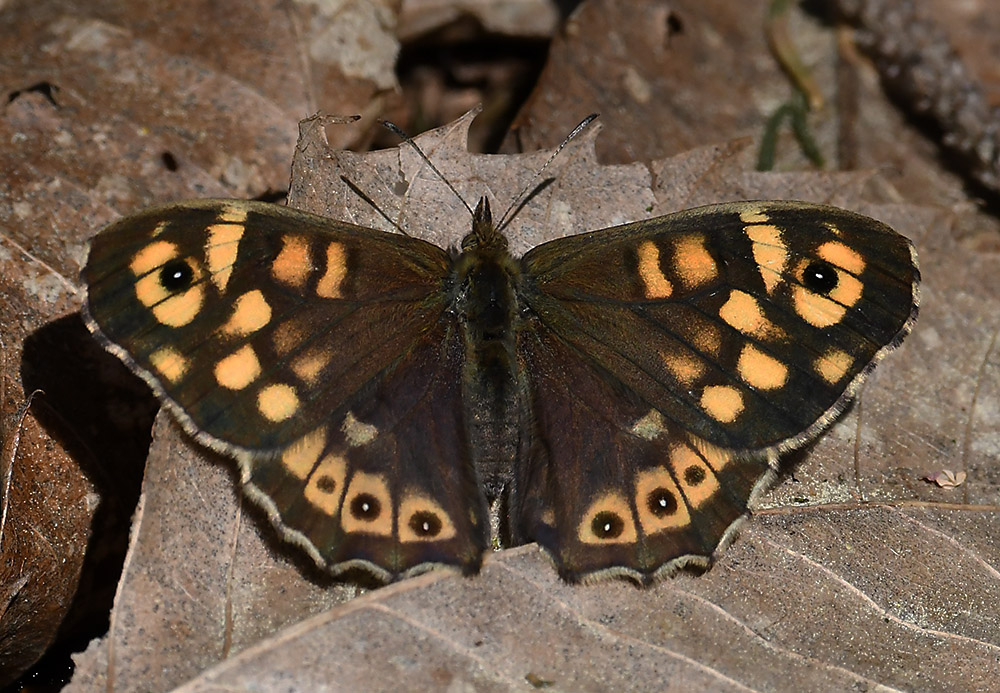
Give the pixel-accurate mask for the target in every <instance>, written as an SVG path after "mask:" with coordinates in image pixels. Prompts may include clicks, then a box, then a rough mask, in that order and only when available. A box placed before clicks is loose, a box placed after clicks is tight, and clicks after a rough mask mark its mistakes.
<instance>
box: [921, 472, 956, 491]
mask: <svg viewBox="0 0 1000 693" xmlns="http://www.w3.org/2000/svg"><path fill="white" fill-rule="evenodd" d="M966 476H967V474H966V473H965V472H953V471H952V470H950V469H942V470H941V471H939V472H931V473H930V474H928V475H927V476H922V477H920V478H921V479H923V480H924V481H928V482H930V483H932V484H937V485H938V486H940V487H941V488H955V487H956V486H961V485H962V484H964V483H965V477H966Z"/></svg>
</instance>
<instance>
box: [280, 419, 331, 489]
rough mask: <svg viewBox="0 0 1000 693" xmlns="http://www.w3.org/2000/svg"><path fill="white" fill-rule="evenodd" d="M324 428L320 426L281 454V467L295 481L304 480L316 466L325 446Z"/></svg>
mask: <svg viewBox="0 0 1000 693" xmlns="http://www.w3.org/2000/svg"><path fill="white" fill-rule="evenodd" d="M326 433H327V431H326V426H320V427H319V428H316V429H314V430H312V431H310V432H309V433H306V434H305V435H304V436H302V437H301V438H299V439H298V440H297V441H295V442H294V443H292V444H291V445H289V446H288V448H286V449H285V451H284V452H283V453H282V454H281V466H283V467H284V468H285V471H287V472H288V473H289V474H291V475H292V476H294V477H296V478H297V479H305V478H306V477H307V476H309V472H311V471H312V470H313V467H315V466H316V461H317V460H318V459H319V456H320V454H321V453H322V452H323V446H325V445H326Z"/></svg>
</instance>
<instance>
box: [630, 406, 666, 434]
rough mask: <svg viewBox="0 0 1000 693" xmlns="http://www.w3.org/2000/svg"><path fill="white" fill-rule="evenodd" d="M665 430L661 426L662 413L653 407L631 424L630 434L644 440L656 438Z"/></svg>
mask: <svg viewBox="0 0 1000 693" xmlns="http://www.w3.org/2000/svg"><path fill="white" fill-rule="evenodd" d="M666 430H667V429H666V428H664V427H663V414H661V413H660V412H658V411H657V410H655V409H650V410H649V413H648V414H646V415H645V416H643V417H642V418H641V419H638V420H637V421H636V422H635V423H634V424H632V435H635V436H639V437H640V438H645V439H646V440H656V439H657V438H658V437H660V436H661V435H662V434H663V433H665V432H666Z"/></svg>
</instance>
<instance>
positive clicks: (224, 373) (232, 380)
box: [215, 344, 270, 418]
mask: <svg viewBox="0 0 1000 693" xmlns="http://www.w3.org/2000/svg"><path fill="white" fill-rule="evenodd" d="M259 375H260V361H259V360H258V359H257V354H256V353H255V352H254V350H253V348H252V347H251V346H250V345H249V344H246V345H244V346H242V347H240V348H239V349H237V350H236V351H235V352H233V353H232V354H230V355H229V356H227V357H225V358H224V359H222V360H220V361H219V362H218V363H216V364H215V382H217V383H219V385H221V386H222V387H225V388H228V389H230V390H242V389H243V388H245V387H246V386H247V385H249V384H250V383H252V382H253V381H254V380H256V379H257V377H258V376H259ZM269 418H270V417H269Z"/></svg>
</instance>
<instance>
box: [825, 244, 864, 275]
mask: <svg viewBox="0 0 1000 693" xmlns="http://www.w3.org/2000/svg"><path fill="white" fill-rule="evenodd" d="M816 254H817V255H819V256H820V257H821V258H823V259H824V260H826V261H827V262H829V263H830V264H832V265H836V266H837V267H842V268H843V269H845V270H847V271H848V272H850V273H851V274H861V273H862V272H863V271H864V269H865V260H864V258H863V257H861V255H860V254H859V253H858V252H857V251H855V250H851V249H850V248H848V247H847V246H846V245H844V244H843V243H840V242H838V241H827V242H826V243H824V244H823V245H821V246H820V247H819V248H817V249H816Z"/></svg>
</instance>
